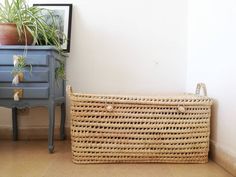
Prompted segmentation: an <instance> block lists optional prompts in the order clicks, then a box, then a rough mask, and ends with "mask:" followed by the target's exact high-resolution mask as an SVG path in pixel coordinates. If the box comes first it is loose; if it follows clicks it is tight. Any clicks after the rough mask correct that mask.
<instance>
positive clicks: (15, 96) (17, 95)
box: [14, 92, 20, 101]
mask: <svg viewBox="0 0 236 177" xmlns="http://www.w3.org/2000/svg"><path fill="white" fill-rule="evenodd" d="M19 100H20V98H19V92H16V93H15V94H14V101H19Z"/></svg>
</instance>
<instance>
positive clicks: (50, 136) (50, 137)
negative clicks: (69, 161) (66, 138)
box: [48, 102, 55, 153]
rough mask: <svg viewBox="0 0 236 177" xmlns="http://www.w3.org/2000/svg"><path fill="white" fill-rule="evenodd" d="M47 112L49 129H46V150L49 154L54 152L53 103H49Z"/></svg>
mask: <svg viewBox="0 0 236 177" xmlns="http://www.w3.org/2000/svg"><path fill="white" fill-rule="evenodd" d="M48 112H49V128H48V150H49V152H50V153H53V151H54V143H53V141H54V125H55V103H54V102H50V104H49V107H48Z"/></svg>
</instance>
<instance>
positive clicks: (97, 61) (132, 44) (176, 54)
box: [0, 0, 187, 127]
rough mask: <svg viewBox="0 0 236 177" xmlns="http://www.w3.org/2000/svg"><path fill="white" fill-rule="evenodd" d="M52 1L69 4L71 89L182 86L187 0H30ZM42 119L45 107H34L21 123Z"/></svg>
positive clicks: (145, 91) (139, 90) (150, 90)
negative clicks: (71, 8)
mask: <svg viewBox="0 0 236 177" xmlns="http://www.w3.org/2000/svg"><path fill="white" fill-rule="evenodd" d="M53 2H54V3H58V2H60V3H73V6H74V7H73V24H72V25H73V26H72V40H71V42H72V43H71V53H70V57H69V58H68V61H67V79H68V83H69V84H71V85H72V86H73V87H74V90H76V91H83V92H95V93H113V94H141V95H154V94H160V93H170V92H171V93H174V92H183V91H184V90H185V82H186V72H187V71H186V69H187V68H186V66H187V0H178V1H176V0H165V1H163V0H99V1H98V0H80V1H78V0H77V1H75V0H70V1H66V0H64V1H62V0H61V1H59V0H53V1H52V0H30V3H53ZM0 115H3V116H2V117H4V120H5V121H4V122H5V124H4V125H6V126H11V124H10V121H9V120H11V119H10V111H7V110H5V109H4V111H3V110H2V109H1V110H0ZM1 119H2V118H1ZM47 121H48V120H47V111H46V109H33V110H32V111H31V112H30V115H29V116H24V117H22V118H20V126H21V127H24V126H26V127H31V126H37V125H40V126H46V125H47Z"/></svg>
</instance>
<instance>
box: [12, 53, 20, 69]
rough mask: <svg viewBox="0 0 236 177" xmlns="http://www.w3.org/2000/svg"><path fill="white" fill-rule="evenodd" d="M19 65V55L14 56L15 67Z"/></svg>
mask: <svg viewBox="0 0 236 177" xmlns="http://www.w3.org/2000/svg"><path fill="white" fill-rule="evenodd" d="M18 63H19V56H18V55H13V65H14V67H15V66H17V65H18Z"/></svg>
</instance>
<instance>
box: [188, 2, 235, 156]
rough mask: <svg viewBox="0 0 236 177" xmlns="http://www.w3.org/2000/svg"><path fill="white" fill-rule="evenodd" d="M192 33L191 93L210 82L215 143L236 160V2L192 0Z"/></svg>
mask: <svg viewBox="0 0 236 177" xmlns="http://www.w3.org/2000/svg"><path fill="white" fill-rule="evenodd" d="M188 32H189V33H188V34H189V35H188V47H189V50H188V52H189V53H188V74H187V76H188V78H187V90H192V89H193V87H192V86H193V85H194V84H195V83H196V82H199V81H202V82H205V83H206V85H207V88H208V93H209V96H210V97H212V98H214V99H215V101H216V102H215V105H214V111H213V117H212V121H211V123H212V134H211V138H212V142H213V144H214V145H215V146H217V147H219V148H221V149H222V150H223V151H224V152H226V153H228V154H230V155H231V156H234V157H235V158H236V141H235V140H236V138H235V135H236V128H235V127H236V117H235V116H236V109H235V105H236V78H235V76H236V1H235V0H198V1H195V0H190V1H189V20H188Z"/></svg>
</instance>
